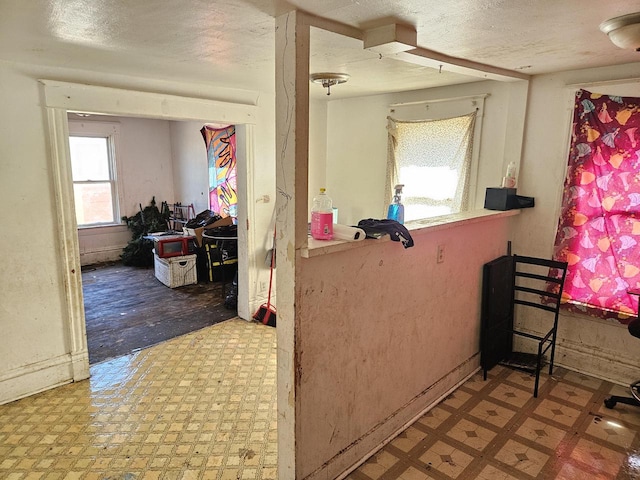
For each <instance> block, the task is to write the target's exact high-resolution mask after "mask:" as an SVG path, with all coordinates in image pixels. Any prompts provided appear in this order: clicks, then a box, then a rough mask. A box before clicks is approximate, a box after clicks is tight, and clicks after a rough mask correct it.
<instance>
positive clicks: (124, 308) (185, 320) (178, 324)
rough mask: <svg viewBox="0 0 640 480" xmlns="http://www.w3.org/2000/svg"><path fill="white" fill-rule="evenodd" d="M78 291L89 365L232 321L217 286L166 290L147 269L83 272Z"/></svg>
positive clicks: (107, 267)
mask: <svg viewBox="0 0 640 480" xmlns="http://www.w3.org/2000/svg"><path fill="white" fill-rule="evenodd" d="M82 287H83V288H82V290H83V294H84V306H85V318H86V325H87V342H88V347H89V363H90V364H95V363H98V362H101V361H104V360H107V359H110V358H115V357H118V356H121V355H126V354H128V353H131V352H132V351H135V350H137V349H140V348H145V347H149V346H151V345H155V344H157V343H160V342H163V341H165V340H168V339H170V338H174V337H177V336H179V335H184V334H185V333H189V332H192V331H194V330H199V329H201V328H204V327H207V326H209V325H214V324H216V323H219V322H221V321H223V320H227V319H229V318H232V317H235V316H236V311H235V310H229V309H227V308H225V306H224V292H223V285H222V283H221V282H213V283H208V282H200V283H198V284H195V285H185V286H181V287H178V288H169V287H167V286H166V285H164V284H163V283H161V282H160V281H159V280H158V279H157V278H156V277H155V275H154V269H153V267H151V268H141V267H127V266H124V265H122V263H120V262H111V263H106V264H100V265H92V266H87V267H83V269H82Z"/></svg>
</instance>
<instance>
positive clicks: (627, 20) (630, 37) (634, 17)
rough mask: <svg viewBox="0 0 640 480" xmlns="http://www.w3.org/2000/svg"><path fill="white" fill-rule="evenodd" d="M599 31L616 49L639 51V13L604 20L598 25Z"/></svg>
mask: <svg viewBox="0 0 640 480" xmlns="http://www.w3.org/2000/svg"><path fill="white" fill-rule="evenodd" d="M600 30H601V31H602V32H603V33H606V34H607V35H608V36H609V39H610V40H611V41H612V42H613V44H614V45H616V46H617V47H620V48H631V49H633V50H636V51H640V12H638V13H630V14H629V15H622V16H621V17H615V18H611V19H609V20H606V21H604V22H602V23H601V24H600Z"/></svg>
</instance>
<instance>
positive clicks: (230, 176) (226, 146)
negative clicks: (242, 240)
mask: <svg viewBox="0 0 640 480" xmlns="http://www.w3.org/2000/svg"><path fill="white" fill-rule="evenodd" d="M200 133H202V138H203V139H204V142H205V145H206V147H207V160H208V164H209V209H210V210H212V211H214V212H216V213H217V214H219V215H220V216H222V217H229V216H231V217H234V218H235V217H236V216H237V204H238V195H237V179H236V128H235V126H234V125H229V126H227V127H223V128H215V127H213V126H209V125H205V126H204V127H202V129H201V130H200Z"/></svg>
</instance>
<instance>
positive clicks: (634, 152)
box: [554, 90, 640, 323]
mask: <svg viewBox="0 0 640 480" xmlns="http://www.w3.org/2000/svg"><path fill="white" fill-rule="evenodd" d="M572 125H573V131H572V138H571V146H570V151H569V160H568V167H567V176H566V180H565V185H564V193H563V199H562V207H561V212H560V219H559V221H558V231H557V234H556V242H555V252H554V258H555V259H558V260H562V261H566V262H568V263H569V269H568V271H567V279H566V282H565V287H564V296H565V301H566V302H567V305H566V307H567V308H569V309H570V310H574V311H579V312H582V313H587V314H590V315H593V316H598V317H601V318H615V319H616V320H618V321H620V322H621V323H628V321H629V317H630V316H633V315H634V312H635V311H636V308H637V300H636V299H635V298H634V297H633V296H631V295H629V294H628V293H627V291H628V290H630V289H638V288H640V249H639V248H638V245H639V244H640V177H639V176H638V167H639V165H640V98H632V97H620V96H609V95H601V94H595V93H591V92H588V91H586V90H579V91H578V92H577V93H576V98H575V106H574V115H573V124H572Z"/></svg>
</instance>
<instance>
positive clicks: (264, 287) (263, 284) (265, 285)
mask: <svg viewBox="0 0 640 480" xmlns="http://www.w3.org/2000/svg"><path fill="white" fill-rule="evenodd" d="M266 290H267V282H260V291H261V292H264V291H266Z"/></svg>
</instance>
